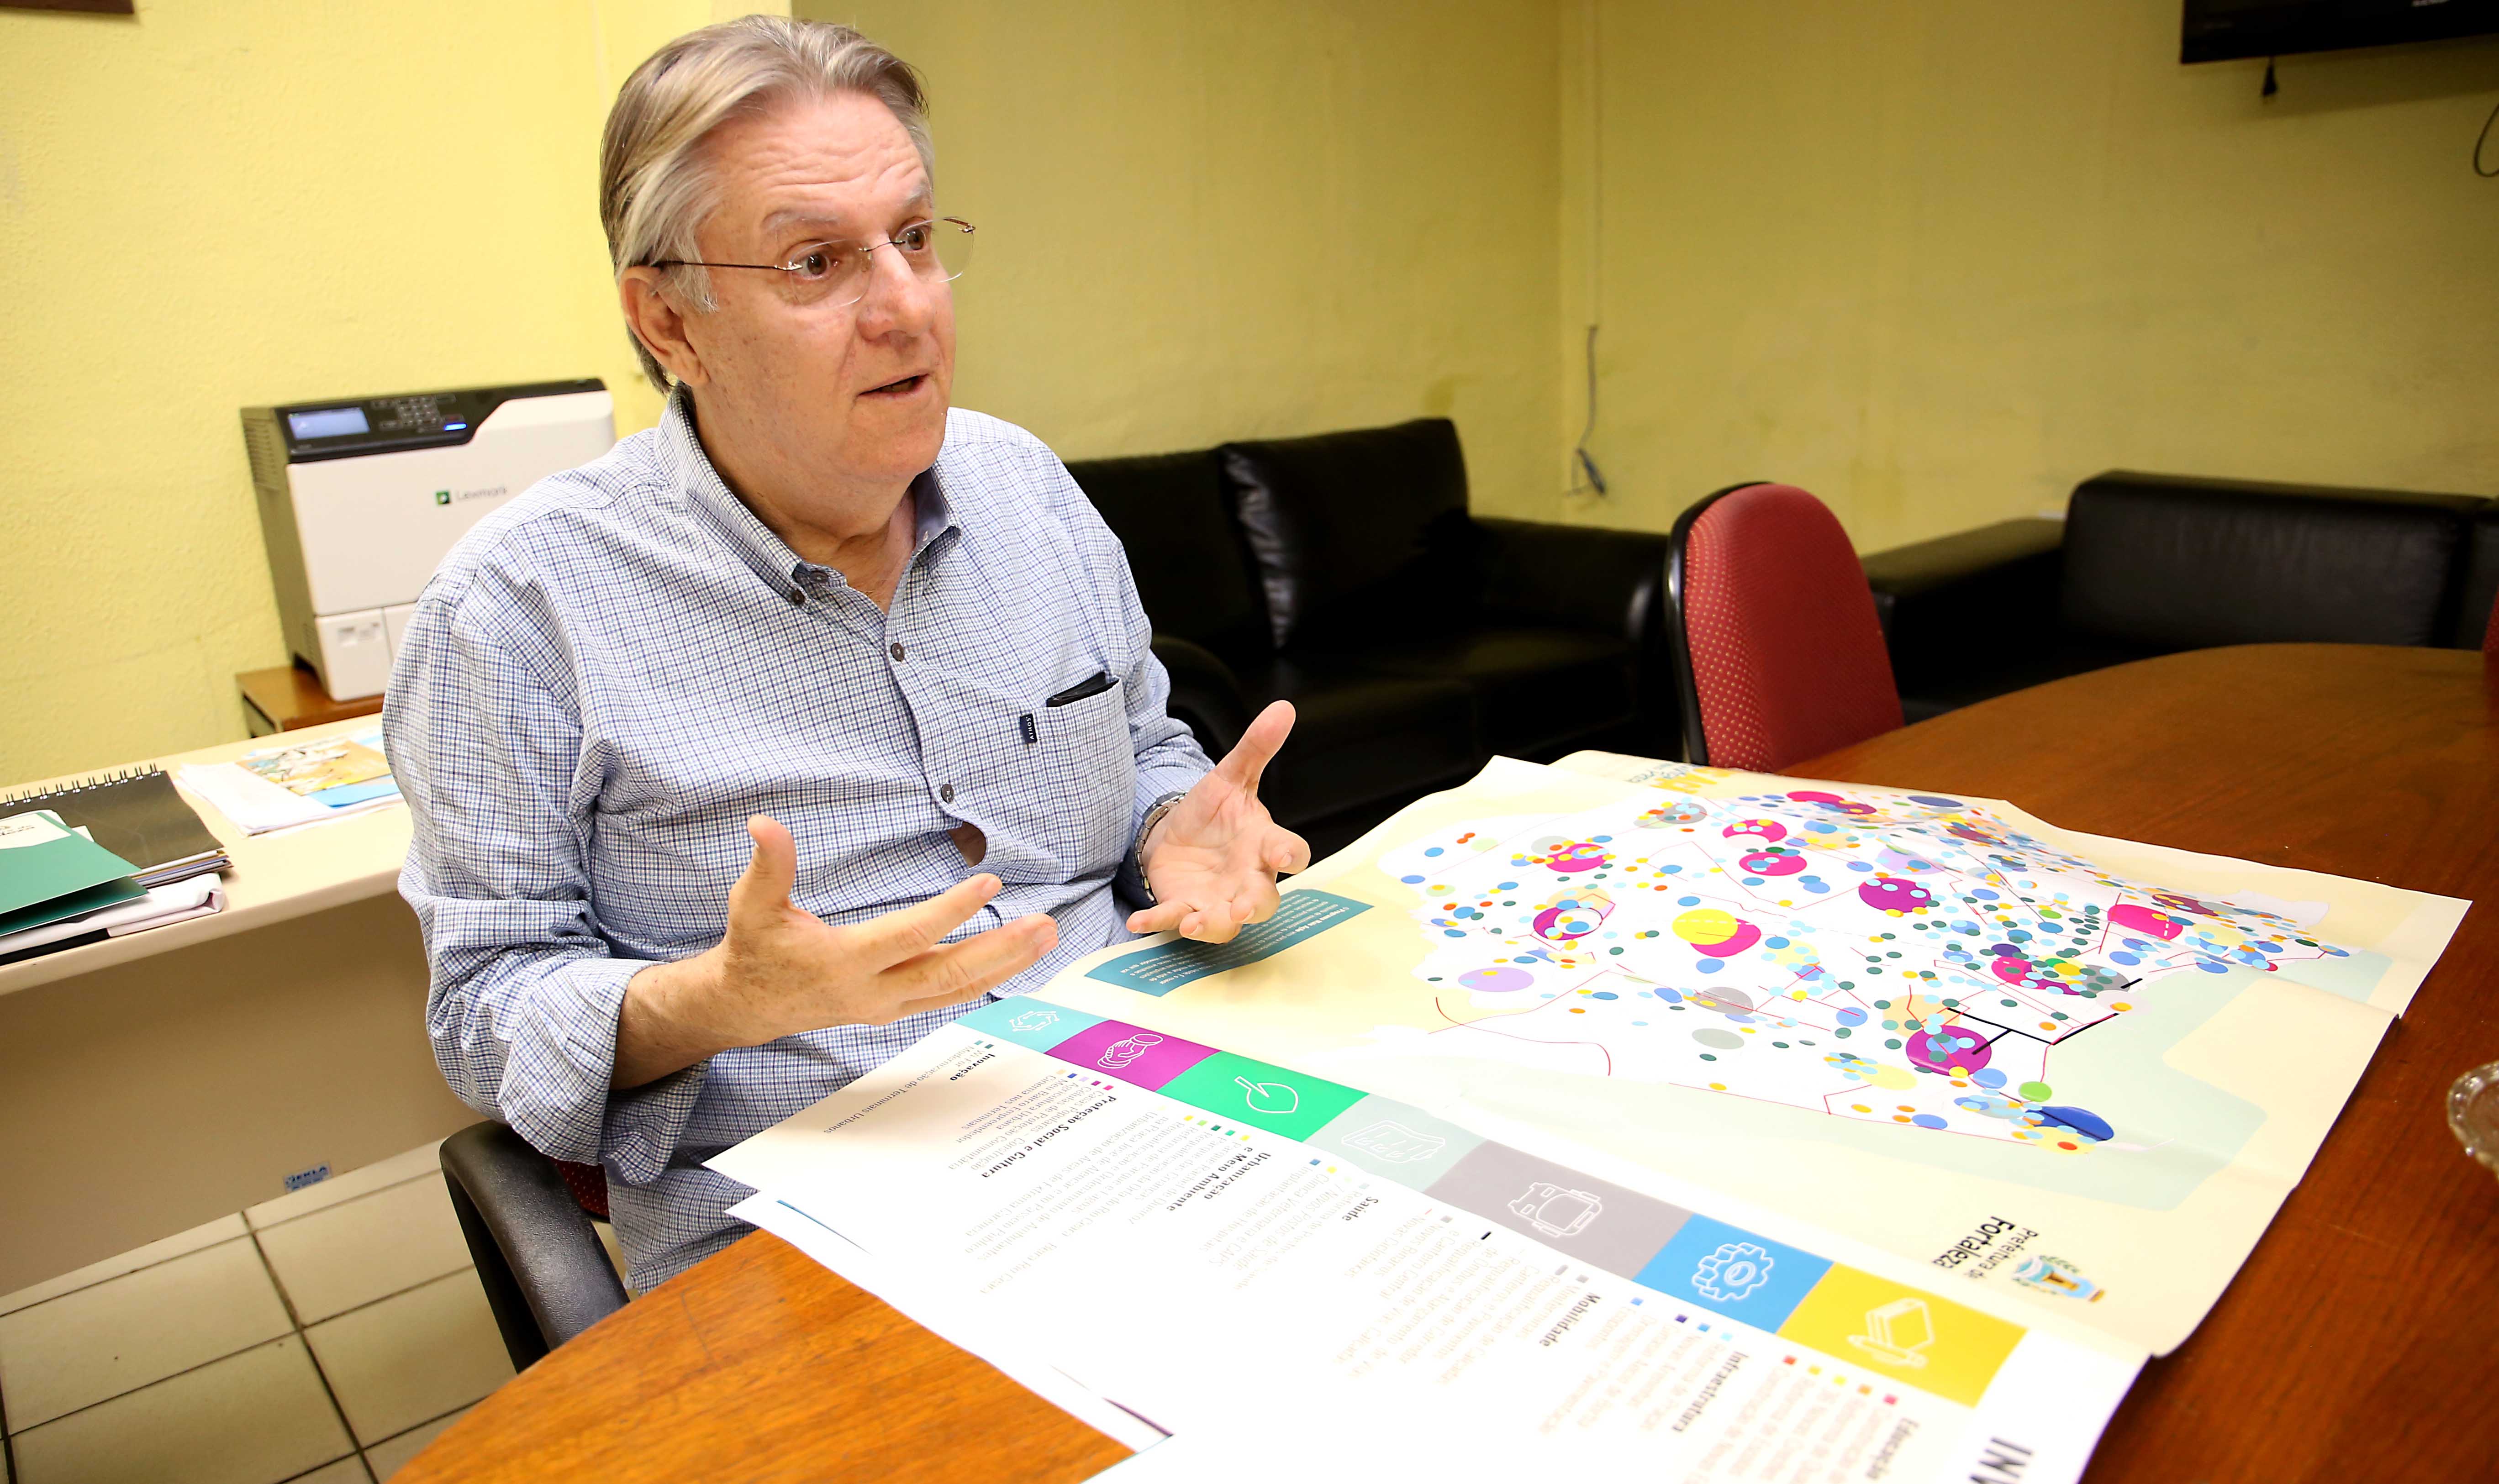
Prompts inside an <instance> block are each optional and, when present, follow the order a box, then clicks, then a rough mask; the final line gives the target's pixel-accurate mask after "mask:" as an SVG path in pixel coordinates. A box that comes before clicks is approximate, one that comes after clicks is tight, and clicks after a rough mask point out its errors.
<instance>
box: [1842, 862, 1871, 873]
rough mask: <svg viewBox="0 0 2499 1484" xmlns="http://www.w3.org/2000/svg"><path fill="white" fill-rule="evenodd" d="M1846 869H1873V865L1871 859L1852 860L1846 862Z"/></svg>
mask: <svg viewBox="0 0 2499 1484" xmlns="http://www.w3.org/2000/svg"><path fill="white" fill-rule="evenodd" d="M1848 869H1850V870H1852V871H1870V870H1872V869H1874V866H1873V863H1872V862H1871V861H1866V860H1852V861H1850V862H1848Z"/></svg>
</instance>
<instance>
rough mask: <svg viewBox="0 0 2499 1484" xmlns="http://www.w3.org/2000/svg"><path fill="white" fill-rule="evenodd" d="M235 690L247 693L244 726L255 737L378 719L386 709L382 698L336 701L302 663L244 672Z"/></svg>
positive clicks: (238, 679) (372, 697) (244, 694)
mask: <svg viewBox="0 0 2499 1484" xmlns="http://www.w3.org/2000/svg"><path fill="white" fill-rule="evenodd" d="M235 689H236V690H238V691H240V692H241V693H243V724H244V725H245V726H248V727H249V728H250V729H251V734H252V735H253V736H255V737H266V736H269V735H271V734H273V733H276V732H281V731H293V730H295V729H296V728H297V727H299V726H325V725H327V724H329V723H331V722H346V721H353V720H354V719H355V718H357V717H360V716H378V715H380V713H381V709H382V698H381V697H380V696H378V695H364V696H358V697H357V698H356V699H354V700H344V701H342V700H332V699H331V698H330V693H329V692H327V691H325V690H323V689H322V688H321V677H320V676H318V675H315V674H313V673H312V670H311V668H310V666H308V665H306V664H304V663H303V662H302V661H297V662H296V663H294V664H276V665H272V666H270V667H269V668H268V669H265V670H243V671H242V672H241V673H239V674H237V675H236V676H235Z"/></svg>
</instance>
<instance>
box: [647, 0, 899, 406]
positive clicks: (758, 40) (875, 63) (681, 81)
mask: <svg viewBox="0 0 2499 1484" xmlns="http://www.w3.org/2000/svg"><path fill="white" fill-rule="evenodd" d="M841 93H864V94H866V95H867V96H869V97H871V98H875V99H877V100H878V101H880V102H882V103H883V104H884V105H885V106H886V107H887V108H888V109H890V110H892V113H893V116H894V118H895V119H896V120H897V121H898V122H900V123H901V125H902V129H903V132H904V133H906V134H908V135H910V136H911V144H912V147H913V148H915V149H917V150H919V151H920V164H921V167H922V168H923V169H924V170H925V171H927V172H928V176H929V179H930V181H931V183H934V181H935V179H936V150H935V148H934V147H933V146H932V145H930V143H929V139H928V99H927V95H926V93H925V91H923V89H922V87H921V83H920V75H919V74H918V73H917V72H914V71H913V70H912V68H911V64H910V63H908V62H905V61H904V60H902V58H900V57H898V56H895V55H894V54H893V53H892V52H891V51H888V50H886V49H885V48H883V47H880V46H878V45H877V44H876V43H874V42H872V41H869V40H868V39H867V38H866V37H864V36H861V35H860V33H859V32H857V31H854V30H852V29H851V28H850V27H849V26H841V25H834V24H831V23H830V22H828V21H821V20H796V19H793V18H791V17H790V16H740V17H738V18H737V19H735V20H724V21H722V22H721V23H720V24H718V25H713V26H705V27H703V28H702V29H701V30H699V31H690V32H688V33H686V34H685V35H683V36H680V37H678V38H677V39H676V40H675V41H672V42H670V43H668V44H667V45H666V46H665V47H662V48H660V49H659V50H657V51H655V52H653V53H651V56H650V59H649V60H648V61H645V62H644V63H643V64H642V65H641V66H639V67H636V68H634V69H633V76H632V77H630V78H627V79H626V80H625V85H624V87H623V88H621V89H619V90H618V91H617V94H616V106H615V107H614V108H611V109H609V110H608V111H607V132H606V135H605V137H604V138H603V139H602V140H601V141H600V146H599V220H600V225H601V226H603V227H605V228H606V229H607V256H608V258H609V260H610V261H611V262H612V263H613V264H614V265H615V270H616V275H617V277H619V278H620V279H621V278H622V277H624V275H625V270H627V269H629V268H636V267H646V266H648V265H650V264H654V263H662V262H666V261H668V260H670V259H681V260H691V259H694V258H698V257H700V256H701V253H700V252H699V251H698V249H697V247H696V245H695V232H696V230H697V229H698V227H700V226H701V225H702V223H703V220H704V218H706V217H708V216H709V215H710V214H711V213H712V211H713V210H715V209H716V208H717V207H718V206H719V204H720V203H719V201H718V199H717V197H716V193H715V190H714V181H713V176H712V171H711V168H710V164H711V162H710V161H709V160H708V159H706V158H705V156H704V152H703V142H704V141H705V140H706V139H708V138H710V137H711V133H712V131H713V130H714V129H717V128H719V127H720V126H721V125H722V124H724V123H727V122H729V121H730V119H731V118H734V117H739V116H742V115H746V114H751V113H758V112H761V111H763V110H764V109H768V108H770V107H772V106H774V105H776V104H779V103H783V102H786V101H789V100H791V99H797V98H818V97H831V96H834V95H836V94H841ZM662 272H663V281H664V282H665V283H666V284H667V286H668V288H669V289H670V290H672V291H673V292H674V293H675V294H676V295H677V296H678V297H679V298H681V299H682V300H684V301H685V302H686V304H687V305H688V306H689V307H691V308H694V309H696V310H697V311H698V312H706V313H707V312H709V311H710V309H711V308H712V303H713V302H712V297H711V274H708V273H705V272H704V271H703V270H702V269H700V268H671V269H665V270H663V271H662ZM628 332H629V333H631V326H628ZM633 352H634V354H635V355H637V356H639V357H641V360H642V373H643V374H644V375H646V376H648V377H650V378H651V384H652V385H654V386H656V387H658V388H659V389H660V390H661V391H663V392H665V391H666V390H668V385H669V383H668V373H667V371H665V369H664V368H662V366H661V365H660V362H659V358H658V357H656V356H654V355H652V354H651V349H650V347H649V346H647V345H645V344H643V343H642V339H641V337H639V336H638V335H637V336H634V338H633Z"/></svg>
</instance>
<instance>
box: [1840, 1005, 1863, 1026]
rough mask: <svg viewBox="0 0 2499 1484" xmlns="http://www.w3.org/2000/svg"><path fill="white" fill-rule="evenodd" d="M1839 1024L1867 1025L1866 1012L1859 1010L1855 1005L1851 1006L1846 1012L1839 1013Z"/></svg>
mask: <svg viewBox="0 0 2499 1484" xmlns="http://www.w3.org/2000/svg"><path fill="white" fill-rule="evenodd" d="M1839 1023H1840V1024H1842V1025H1863V1024H1865V1023H1866V1012H1864V1011H1862V1010H1860V1009H1858V1008H1857V1007H1856V1006H1854V1005H1851V1006H1850V1007H1848V1008H1847V1009H1846V1010H1843V1011H1841V1012H1840V1013H1839Z"/></svg>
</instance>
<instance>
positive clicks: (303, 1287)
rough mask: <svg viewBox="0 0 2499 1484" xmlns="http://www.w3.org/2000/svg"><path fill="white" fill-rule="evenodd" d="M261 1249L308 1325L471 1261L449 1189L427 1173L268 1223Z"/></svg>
mask: <svg viewBox="0 0 2499 1484" xmlns="http://www.w3.org/2000/svg"><path fill="white" fill-rule="evenodd" d="M260 1249H261V1251H262V1252H264V1253H266V1254H267V1255H268V1257H269V1271H270V1272H272V1273H275V1274H277V1286H278V1287H279V1288H280V1289H282V1290H283V1291H284V1292H285V1294H286V1297H287V1298H288V1300H290V1301H291V1302H292V1303H293V1304H294V1305H295V1318H296V1322H297V1323H299V1324H304V1325H313V1324H318V1323H320V1322H321V1321H322V1320H324V1319H327V1318H329V1317H331V1316H332V1315H334V1314H339V1313H343V1312H345V1311H346V1310H348V1309H351V1308H354V1307H356V1306H357V1305H359V1304H370V1303H372V1302H373V1300H375V1299H379V1298H384V1297H387V1296H388V1295H391V1294H394V1293H398V1292H399V1291H400V1290H402V1289H404V1288H413V1287H415V1286H416V1285H417V1284H419V1283H423V1282H427V1281H429V1280H431V1279H434V1278H438V1277H441V1276H443V1275H444V1274H451V1273H458V1272H459V1271H461V1270H462V1269H464V1268H467V1267H469V1266H470V1258H469V1242H468V1241H467V1239H465V1238H463V1237H462V1236H461V1235H460V1218H459V1217H458V1216H456V1215H454V1214H453V1213H452V1210H451V1193H450V1192H449V1191H448V1190H446V1189H445V1188H444V1187H443V1184H442V1182H441V1181H440V1180H429V1179H413V1180H406V1181H403V1182H401V1183H400V1184H397V1185H393V1186H391V1187H390V1188H388V1189H386V1190H377V1191H374V1192H373V1194H371V1195H366V1196H359V1197H357V1198H356V1199H354V1200H352V1201H343V1202H341V1203H340V1204H338V1205H336V1206H328V1207H324V1208H322V1209H321V1210H316V1211H314V1212H312V1213H311V1214H310V1215H308V1216H299V1217H297V1218H296V1219H295V1220H292V1221H288V1222H283V1223H281V1224H279V1225H276V1226H273V1227H270V1228H268V1229H267V1230H265V1231H263V1232H262V1233H261V1234H260Z"/></svg>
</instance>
